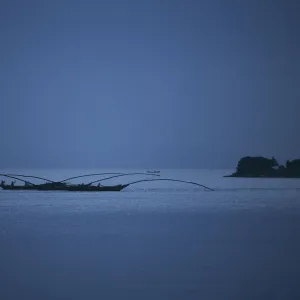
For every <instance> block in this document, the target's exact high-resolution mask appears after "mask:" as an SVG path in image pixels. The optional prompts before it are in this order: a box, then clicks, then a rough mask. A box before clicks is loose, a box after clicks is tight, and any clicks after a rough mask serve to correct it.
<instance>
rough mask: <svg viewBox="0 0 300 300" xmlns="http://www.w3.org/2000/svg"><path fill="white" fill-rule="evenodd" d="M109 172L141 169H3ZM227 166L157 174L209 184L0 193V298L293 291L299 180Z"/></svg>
mask: <svg viewBox="0 0 300 300" xmlns="http://www.w3.org/2000/svg"><path fill="white" fill-rule="evenodd" d="M110 171H111V172H142V171H143V170H85V171H84V170H33V171H30V170H1V172H0V173H8V172H14V173H22V172H23V173H25V174H30V175H36V176H42V177H47V178H50V179H54V180H58V179H63V178H66V177H70V176H73V175H77V174H84V173H97V172H110ZM231 172H232V170H214V171H209V170H205V171H204V170H162V172H161V176H162V177H170V178H176V179H180V180H189V181H196V182H199V183H201V184H204V185H206V186H208V187H211V188H214V189H215V191H214V192H209V191H205V190H204V189H203V188H198V187H196V186H193V185H187V184H183V183H178V182H165V181H163V182H143V183H139V184H136V185H132V186H129V187H127V188H126V189H125V190H123V191H121V192H115V193H70V192H38V191H36V192H34V191H31V192H30V191H28V192H25V191H23V192H22V191H19V192H17V191H0V299H3V300H9V299H31V300H35V299H63V300H66V299H72V300H77V299H297V300H298V299H300V284H299V282H300V240H299V233H300V180H297V179H237V178H222V175H225V174H229V173H231ZM141 178H145V177H143V176H141V175H137V176H132V177H119V178H114V179H111V180H109V181H107V182H105V183H106V184H116V183H126V182H130V181H134V180H137V179H141ZM92 179H94V178H92ZM92 179H91V180H92ZM88 180H89V179H88V178H86V179H85V180H84V182H88ZM74 182H81V181H80V180H77V181H76V180H75V181H74ZM103 184H104V182H103Z"/></svg>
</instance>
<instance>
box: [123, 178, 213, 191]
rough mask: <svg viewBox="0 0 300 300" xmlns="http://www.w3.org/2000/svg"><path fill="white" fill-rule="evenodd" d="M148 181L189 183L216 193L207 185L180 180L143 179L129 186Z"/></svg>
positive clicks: (130, 183)
mask: <svg viewBox="0 0 300 300" xmlns="http://www.w3.org/2000/svg"><path fill="white" fill-rule="evenodd" d="M146 181H175V182H183V183H188V184H193V185H197V186H201V187H204V188H206V189H208V190H210V191H214V189H212V188H209V187H207V186H205V185H202V184H199V183H197V182H193V181H185V180H178V179H169V178H157V179H142V180H137V181H133V182H129V183H127V185H128V186H129V185H133V184H136V183H139V182H146Z"/></svg>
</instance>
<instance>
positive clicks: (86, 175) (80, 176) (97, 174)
mask: <svg viewBox="0 0 300 300" xmlns="http://www.w3.org/2000/svg"><path fill="white" fill-rule="evenodd" d="M112 174H124V173H120V172H117V173H96V174H85V175H79V176H74V177H69V178H67V179H64V180H61V181H56V182H57V183H62V182H66V181H68V180H71V179H76V178H82V177H91V176H101V175H112Z"/></svg>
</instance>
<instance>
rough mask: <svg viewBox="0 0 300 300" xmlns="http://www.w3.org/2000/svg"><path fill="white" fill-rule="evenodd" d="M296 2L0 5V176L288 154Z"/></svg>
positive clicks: (298, 42) (216, 164)
mask: <svg viewBox="0 0 300 300" xmlns="http://www.w3.org/2000/svg"><path fill="white" fill-rule="evenodd" d="M299 16H300V2H299V1H291V0H290V1H289V0H284V1H279V0H272V1H271V0H259V1H258V0H249V1H248V0H244V1H241V0H238V1H233V0H232V1H231V0H228V1H226V0H205V1H201V0H197V1H196V0H195V1H193V0H152V1H143V0H127V1H124V0H110V1H101V0H98V1H89V0H82V1H81V0H72V1H71V0H70V1H64V0H59V1H57V0H49V1H43V0H36V1H33V0H27V1H23V0H1V2H0V38H1V41H0V99H1V100H0V101H1V102H0V105H1V106H0V126H1V129H2V135H1V140H0V168H1V167H2V168H3V167H13V168H18V167H22V168H24V167H27V168H42V167H43V168H44V167H46V168H65V167H66V168H73V167H74V168H78V167H79V168H80V167H82V168H87V167H93V168H107V167H111V168H125V167H126V168H144V167H145V168H148V167H149V168H231V167H235V165H236V163H237V161H238V159H239V158H240V157H242V156H247V155H262V156H269V157H271V156H275V157H276V158H277V159H278V161H279V162H281V163H284V162H285V160H287V159H293V158H300V152H299V149H300V139H299V132H300V121H299V112H300V54H299V53H300V17H299Z"/></svg>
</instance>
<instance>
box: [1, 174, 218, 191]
mask: <svg viewBox="0 0 300 300" xmlns="http://www.w3.org/2000/svg"><path fill="white" fill-rule="evenodd" d="M156 172H160V171H156ZM109 174H110V175H113V176H110V177H105V178H101V179H98V180H94V181H91V182H89V183H87V184H84V183H81V184H71V183H69V180H71V179H76V178H82V177H89V176H99V175H109ZM137 174H141V175H149V176H150V175H151V176H160V175H158V174H146V173H99V174H86V175H79V176H74V177H70V178H67V179H64V180H61V181H53V180H50V179H46V178H42V177H37V176H30V175H20V174H0V176H4V177H6V178H11V179H15V180H20V181H22V182H24V185H15V181H12V182H11V184H6V183H5V181H4V180H2V181H1V182H0V188H2V189H3V190H17V191H20V190H27V191H28V190H29V191H69V192H119V191H122V190H123V189H125V188H126V187H128V186H131V185H134V184H138V183H141V182H152V181H173V182H181V183H187V184H192V185H196V186H199V187H203V188H205V189H206V190H210V191H213V189H212V188H209V187H207V186H205V185H202V184H199V183H196V182H192V181H185V180H179V179H171V178H156V179H142V180H136V181H132V182H129V183H126V184H118V185H102V184H100V181H104V180H108V179H111V178H115V177H121V176H130V175H137ZM20 177H22V178H35V179H41V180H44V181H46V182H45V183H42V184H35V183H32V182H30V181H27V180H24V179H22V178H20ZM95 184H97V185H95Z"/></svg>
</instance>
